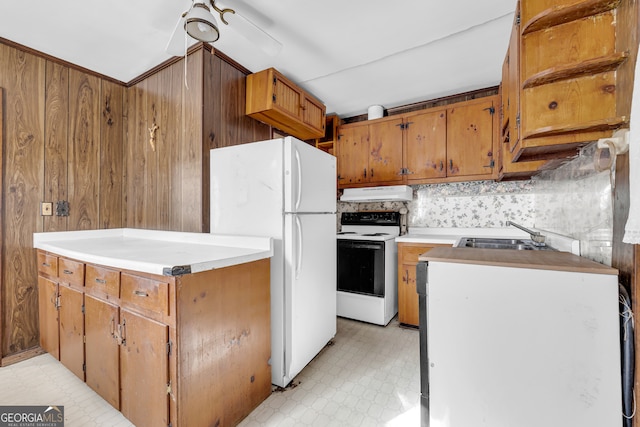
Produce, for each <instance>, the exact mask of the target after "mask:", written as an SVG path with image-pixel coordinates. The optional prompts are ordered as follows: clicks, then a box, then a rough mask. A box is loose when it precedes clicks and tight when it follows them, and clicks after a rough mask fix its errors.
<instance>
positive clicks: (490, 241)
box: [456, 237, 555, 251]
mask: <svg viewBox="0 0 640 427" xmlns="http://www.w3.org/2000/svg"><path fill="white" fill-rule="evenodd" d="M456 247H458V248H478V249H513V250H517V251H549V250H551V251H555V249H553V248H552V247H551V246H548V245H546V244H544V243H536V242H534V241H533V240H530V239H497V238H489V237H463V238H461V239H460V240H459V241H458V244H457V245H456Z"/></svg>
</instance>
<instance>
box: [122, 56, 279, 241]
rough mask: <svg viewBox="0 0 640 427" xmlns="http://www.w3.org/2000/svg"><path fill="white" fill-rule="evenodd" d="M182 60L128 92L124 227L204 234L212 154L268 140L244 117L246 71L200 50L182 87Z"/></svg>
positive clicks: (262, 128) (265, 130)
mask: <svg viewBox="0 0 640 427" xmlns="http://www.w3.org/2000/svg"><path fill="white" fill-rule="evenodd" d="M183 61H184V60H182V61H180V62H177V63H175V64H173V65H171V66H169V67H167V68H164V69H162V70H160V71H159V72H157V73H156V74H154V75H151V76H149V77H147V78H146V79H144V80H143V81H141V82H138V83H136V84H135V85H134V86H132V87H131V88H129V89H128V90H127V94H126V97H125V98H126V100H125V103H124V108H125V114H124V115H125V123H126V124H125V126H126V136H125V145H126V177H127V178H126V197H125V200H126V204H125V212H126V221H125V222H126V225H127V227H134V228H152V229H161V230H175V231H191V232H209V150H210V149H211V148H216V147H223V146H228V145H235V144H240V143H244V142H251V141H259V140H263V139H268V138H269V137H270V135H271V129H270V127H269V126H267V125H264V124H262V123H259V122H257V121H255V120H253V119H251V118H249V117H247V116H246V115H245V109H244V108H245V107H244V106H245V89H244V88H245V76H246V72H245V71H243V70H241V69H239V68H238V66H236V65H234V64H230V63H228V62H227V61H225V60H224V59H222V58H221V57H219V56H218V55H214V54H212V53H211V52H210V50H208V49H207V48H205V47H204V46H201V47H200V49H198V50H195V51H192V52H191V53H190V54H189V55H188V59H187V67H186V73H187V75H186V84H185V75H184V72H185V67H184V62H183ZM154 125H155V126H157V127H158V128H157V131H156V135H155V136H156V139H155V142H154V143H153V144H152V143H151V140H150V138H151V135H150V131H149V129H150V128H153V127H154Z"/></svg>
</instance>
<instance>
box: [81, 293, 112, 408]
mask: <svg viewBox="0 0 640 427" xmlns="http://www.w3.org/2000/svg"><path fill="white" fill-rule="evenodd" d="M118 313H119V309H118V307H117V306H115V305H111V304H108V303H106V302H102V301H99V300H97V299H95V298H93V297H91V296H88V295H85V336H86V356H85V357H86V362H85V363H86V366H87V368H86V377H87V385H88V386H89V387H91V388H92V389H93V390H95V391H96V392H97V393H98V394H99V395H100V396H102V398H103V399H104V400H106V401H107V402H109V403H110V404H111V406H113V407H114V408H116V409H120V369H119V368H120V357H119V353H120V348H119V346H118V342H117V341H116V339H115V337H114V333H115V330H116V325H117V324H119V322H120V319H119V316H118Z"/></svg>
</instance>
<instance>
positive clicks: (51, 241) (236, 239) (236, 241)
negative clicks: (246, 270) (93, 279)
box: [33, 229, 274, 276]
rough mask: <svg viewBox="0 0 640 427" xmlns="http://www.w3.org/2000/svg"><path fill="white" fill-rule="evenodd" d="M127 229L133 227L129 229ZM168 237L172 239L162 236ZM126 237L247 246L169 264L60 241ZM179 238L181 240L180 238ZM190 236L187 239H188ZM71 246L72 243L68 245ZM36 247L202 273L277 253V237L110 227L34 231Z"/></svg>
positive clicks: (141, 267) (149, 269) (125, 265)
mask: <svg viewBox="0 0 640 427" xmlns="http://www.w3.org/2000/svg"><path fill="white" fill-rule="evenodd" d="M127 230H133V232H128V231H127ZM162 236H167V237H168V239H162ZM113 237H122V238H123V239H126V238H133V239H140V238H142V239H146V238H147V237H149V238H150V239H151V240H159V241H160V240H164V241H167V242H176V243H180V244H184V243H193V244H210V245H211V246H216V247H223V248H224V247H230V248H231V247H233V248H236V249H238V248H239V249H243V250H245V251H243V252H244V253H241V254H235V255H231V256H226V257H218V258H214V259H210V260H207V261H194V262H192V263H181V264H180V265H169V264H167V263H166V262H161V261H158V262H153V260H151V261H149V260H146V261H143V260H140V259H135V258H131V257H128V258H124V257H114V256H111V255H105V254H99V253H98V254H95V253H87V252H84V251H80V250H76V249H73V248H69V247H62V246H60V245H59V244H57V242H61V243H62V242H64V243H69V242H72V241H74V240H76V241H79V242H80V241H86V240H87V239H100V238H113ZM178 238H179V239H178ZM185 239H186V240H185ZM67 246H68V245H67ZM33 247H34V248H35V249H40V250H43V251H47V252H51V253H54V254H56V255H60V256H63V257H67V258H72V259H76V260H78V261H82V262H86V263H90V264H96V265H101V266H105V267H112V268H117V269H123V270H130V271H139V272H143V273H150V274H156V275H162V276H178V275H183V274H189V273H199V272H202V271H207V270H214V269H219V268H224V267H230V266H233V265H238V264H244V263H248V262H253V261H258V260H261V259H265V258H270V257H272V256H273V253H274V249H273V239H272V238H271V237H257V236H231V235H212V234H207V233H185V232H165V231H156V230H143V229H109V230H86V231H85V230H83V231H70V232H52V233H34V236H33Z"/></svg>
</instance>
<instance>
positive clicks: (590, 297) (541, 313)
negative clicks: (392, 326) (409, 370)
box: [418, 249, 622, 427]
mask: <svg viewBox="0 0 640 427" xmlns="http://www.w3.org/2000/svg"><path fill="white" fill-rule="evenodd" d="M473 250H475V249H473ZM426 264H427V263H420V265H421V266H422V267H424V266H425V265H426ZM418 271H420V269H419V270H418ZM423 273H426V274H422V277H423V278H424V277H425V276H426V319H425V321H426V353H427V360H426V361H424V363H422V362H421V365H422V366H421V369H422V370H425V369H428V388H427V389H424V388H423V390H422V392H423V399H424V397H425V392H426V395H427V396H428V403H427V402H425V401H424V400H423V416H424V417H425V418H426V419H428V420H429V421H428V422H426V423H425V421H426V420H425V419H423V424H422V425H423V426H431V427H467V426H476V425H486V426H492V427H512V426H518V427H540V426H581V427H585V426H589V427H603V426H616V425H621V420H622V417H621V414H622V409H621V408H622V406H621V373H620V334H619V314H618V283H617V282H618V277H617V275H615V274H610V273H602V274H600V273H596V272H593V270H591V272H572V271H554V270H542V269H534V268H513V267H498V266H491V265H471V264H460V263H454V262H433V261H429V262H428V266H426V270H424V271H423ZM420 274H421V273H419V277H420ZM423 303H424V300H421V304H423ZM421 316H422V314H421ZM421 322H422V320H421ZM420 326H421V328H422V327H423V324H422V323H421V325H420ZM422 332H423V331H422V329H421V333H422ZM422 350H423V349H421V352H422ZM421 374H422V375H424V374H425V372H421ZM423 379H427V378H423ZM425 405H428V408H425Z"/></svg>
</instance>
